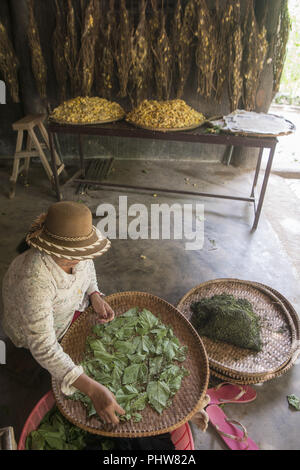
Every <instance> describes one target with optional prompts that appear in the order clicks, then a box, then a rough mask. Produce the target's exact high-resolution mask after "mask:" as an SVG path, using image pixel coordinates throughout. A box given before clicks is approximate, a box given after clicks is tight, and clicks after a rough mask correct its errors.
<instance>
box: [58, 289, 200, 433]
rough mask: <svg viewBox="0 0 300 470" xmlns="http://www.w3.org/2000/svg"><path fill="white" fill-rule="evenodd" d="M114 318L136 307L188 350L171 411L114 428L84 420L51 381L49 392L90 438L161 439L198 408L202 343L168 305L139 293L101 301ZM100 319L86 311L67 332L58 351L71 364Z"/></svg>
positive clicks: (82, 410)
mask: <svg viewBox="0 0 300 470" xmlns="http://www.w3.org/2000/svg"><path fill="white" fill-rule="evenodd" d="M106 301H107V302H108V303H109V305H110V306H111V307H112V308H113V310H114V312H115V314H116V316H118V315H122V314H123V313H125V312H126V311H127V310H128V309H129V308H132V307H135V306H138V307H141V308H147V309H149V310H150V311H151V312H152V313H153V314H154V315H156V316H157V317H159V318H160V319H161V321H162V322H163V323H164V324H166V325H170V326H171V327H172V328H173V331H174V334H175V335H176V336H177V337H178V339H179V341H180V343H181V344H183V345H186V346H187V347H188V351H187V358H186V360H185V361H184V362H183V363H181V364H182V365H183V366H184V367H186V368H187V369H188V370H189V371H190V375H189V376H187V377H185V378H184V379H183V380H182V385H181V388H180V390H179V391H178V392H177V393H176V395H175V396H174V397H173V400H172V405H171V406H170V407H169V408H167V409H165V410H164V411H163V413H162V414H161V415H159V414H158V413H157V412H156V411H155V410H153V408H151V407H150V406H149V405H148V406H147V407H146V408H145V409H144V411H143V412H142V416H143V418H142V420H141V421H140V422H138V423H134V422H133V421H132V420H130V421H128V422H121V423H119V424H118V425H111V424H103V423H102V422H101V421H100V420H98V419H97V418H96V417H92V418H87V415H86V410H85V408H84V406H83V405H82V404H81V402H80V401H73V400H70V399H68V398H67V397H66V396H64V395H63V394H62V392H61V390H60V384H59V383H58V382H57V381H56V380H54V379H52V388H53V392H54V396H55V399H56V402H57V406H58V408H59V410H60V412H61V413H62V414H63V415H64V416H65V417H66V418H67V419H68V420H69V421H71V422H72V423H73V424H75V425H76V426H78V427H80V428H82V429H85V430H86V431H88V432H90V433H93V434H100V435H104V436H111V437H144V436H153V435H158V434H163V433H166V432H171V431H173V430H174V429H177V428H178V427H180V426H181V425H182V424H184V423H185V422H187V421H188V420H190V419H191V417H192V416H193V415H194V414H195V413H196V412H197V411H198V410H199V409H201V408H202V407H203V403H204V398H205V395H206V390H207V386H208V380H209V365H208V358H207V354H206V351H205V348H204V346H203V343H202V341H201V339H200V337H199V335H198V334H197V333H196V331H195V330H194V328H193V327H192V326H191V324H190V323H189V322H188V321H187V319H186V318H185V317H184V316H183V315H182V314H181V313H180V312H179V311H178V310H177V309H176V308H175V307H174V306H173V305H171V304H169V303H168V302H166V301H164V300H162V299H160V298H159V297H156V296H154V295H151V294H148V293H144V292H122V293H117V294H113V295H110V296H108V297H106ZM97 322H99V316H98V315H96V314H95V313H94V312H93V310H92V309H91V308H88V309H87V311H86V312H84V313H83V314H81V315H80V317H79V318H78V319H77V320H76V322H74V323H73V324H72V325H71V327H70V328H69V330H68V332H67V333H66V335H65V336H64V338H63V340H62V342H61V345H62V347H63V349H64V351H65V352H66V353H67V354H69V356H70V357H71V358H72V359H73V361H74V362H75V363H76V364H79V363H80V362H81V360H82V358H83V354H84V350H85V345H86V338H87V336H88V335H89V334H90V333H91V329H92V327H93V325H95V324H96V323H97Z"/></svg>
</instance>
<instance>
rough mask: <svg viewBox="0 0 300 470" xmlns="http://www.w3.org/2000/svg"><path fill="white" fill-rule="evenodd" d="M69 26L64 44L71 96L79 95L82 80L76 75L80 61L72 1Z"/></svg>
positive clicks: (69, 9)
mask: <svg viewBox="0 0 300 470" xmlns="http://www.w3.org/2000/svg"><path fill="white" fill-rule="evenodd" d="M67 9H68V11H67V26H66V38H65V44H64V56H65V61H66V64H67V70H68V77H69V79H70V85H71V95H72V96H75V95H78V94H79V90H80V80H79V77H78V75H77V74H76V73H75V70H76V64H77V61H78V43H77V30H76V23H75V13H74V8H73V4H72V0H67Z"/></svg>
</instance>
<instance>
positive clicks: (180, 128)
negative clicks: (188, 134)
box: [126, 120, 207, 132]
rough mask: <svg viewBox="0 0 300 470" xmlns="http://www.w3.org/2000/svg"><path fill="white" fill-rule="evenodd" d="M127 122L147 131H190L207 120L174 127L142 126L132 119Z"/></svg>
mask: <svg viewBox="0 0 300 470" xmlns="http://www.w3.org/2000/svg"><path fill="white" fill-rule="evenodd" d="M126 122H128V123H129V124H132V125H133V126H135V127H139V128H140V129H146V130H147V131H155V132H184V131H191V130H192V129H197V128H198V127H200V126H203V124H205V123H206V122H207V121H206V120H204V121H202V122H200V123H199V124H193V125H191V126H186V127H174V128H169V127H168V128H167V127H152V126H143V125H142V124H137V123H135V122H132V121H127V120H126Z"/></svg>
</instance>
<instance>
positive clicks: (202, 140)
mask: <svg viewBox="0 0 300 470" xmlns="http://www.w3.org/2000/svg"><path fill="white" fill-rule="evenodd" d="M48 133H49V141H50V150H51V160H52V168H53V175H54V183H55V190H56V196H57V200H58V201H60V200H62V198H63V197H62V194H61V190H60V184H59V179H58V174H57V169H56V161H55V148H54V147H55V146H54V139H53V135H54V134H60V133H63V134H76V135H78V143H79V155H80V169H79V170H78V171H77V172H76V173H75V174H74V175H73V176H72V178H71V179H70V181H74V182H80V183H87V184H88V183H89V184H93V185H99V186H100V187H103V188H106V189H109V188H120V189H121V188H124V189H134V190H143V191H144V190H149V191H152V192H160V193H161V192H169V193H174V194H181V195H187V196H202V197H214V198H221V199H232V200H236V201H246V202H252V203H253V205H254V221H253V225H252V230H255V229H256V228H257V225H258V221H259V217H260V214H261V210H262V205H263V201H264V197H265V192H266V189H267V184H268V179H269V176H270V171H271V167H272V162H273V158H274V153H275V148H276V144H277V142H278V140H277V138H276V137H263V136H260V137H249V136H239V135H233V134H225V133H222V134H208V133H205V132H204V128H203V127H199V128H197V129H194V130H190V131H180V132H158V131H149V130H145V129H140V128H136V127H134V126H132V125H130V124H129V123H127V122H126V121H124V120H123V121H118V122H113V123H109V124H101V125H99V124H98V125H71V124H67V125H65V124H64V125H62V124H58V123H55V122H53V121H52V122H51V121H49V123H48ZM84 135H98V136H111V137H124V138H135V139H154V140H168V141H178V142H194V143H199V144H217V145H225V146H230V147H231V149H233V148H234V147H254V148H259V149H260V151H259V155H258V159H257V164H256V169H255V172H254V178H253V183H252V188H251V192H250V196H244V197H241V196H235V195H232V196H231V195H224V194H212V193H204V192H196V191H182V190H178V189H175V188H156V187H144V186H133V185H126V184H116V183H109V182H101V181H98V182H97V181H94V180H88V179H85V168H84V155H83V145H82V142H83V136H84ZM264 149H269V154H268V161H267V166H266V169H265V171H264V177H263V182H262V185H261V189H260V191H259V194H258V197H256V196H255V194H254V192H255V188H256V185H257V180H258V175H259V171H260V168H261V161H262V154H263V150H264ZM79 176H81V178H79Z"/></svg>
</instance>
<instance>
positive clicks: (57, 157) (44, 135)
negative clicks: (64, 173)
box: [38, 122, 62, 166]
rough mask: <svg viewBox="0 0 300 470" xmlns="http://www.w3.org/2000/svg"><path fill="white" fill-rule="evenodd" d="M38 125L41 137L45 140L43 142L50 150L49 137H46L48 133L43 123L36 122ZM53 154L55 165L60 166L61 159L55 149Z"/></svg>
mask: <svg viewBox="0 0 300 470" xmlns="http://www.w3.org/2000/svg"><path fill="white" fill-rule="evenodd" d="M38 127H39V130H40V132H41V134H42V137H43V139H44V141H45V143H46V145H47V147H48V150H50V143H49V137H48V133H47V131H46V129H45V126H44V124H43V123H42V122H40V123H39V124H38ZM54 155H55V161H56V165H57V166H60V165H61V164H62V161H61V159H60V158H59V155H58V153H57V152H56V150H54Z"/></svg>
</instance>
